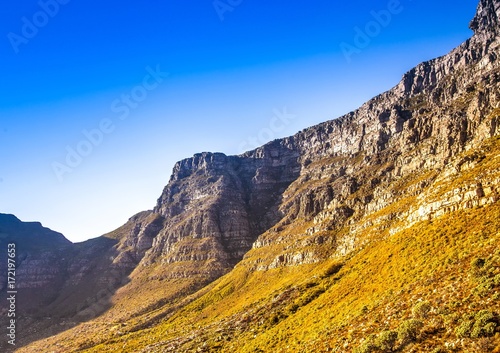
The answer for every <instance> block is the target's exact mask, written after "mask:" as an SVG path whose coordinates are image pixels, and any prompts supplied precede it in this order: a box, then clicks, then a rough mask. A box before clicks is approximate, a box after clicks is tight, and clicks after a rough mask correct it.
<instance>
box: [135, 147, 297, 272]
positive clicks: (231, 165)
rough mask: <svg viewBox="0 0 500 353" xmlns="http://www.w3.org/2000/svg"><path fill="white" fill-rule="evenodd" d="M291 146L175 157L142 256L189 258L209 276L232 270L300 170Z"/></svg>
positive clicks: (167, 260)
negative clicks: (160, 224) (158, 225)
mask: <svg viewBox="0 0 500 353" xmlns="http://www.w3.org/2000/svg"><path fill="white" fill-rule="evenodd" d="M293 147H294V146H292V145H289V144H284V143H283V142H282V141H277V142H276V143H271V144H269V145H266V146H264V147H262V148H260V149H257V150H255V151H252V152H249V153H247V154H245V155H242V156H231V157H228V156H226V155H224V154H221V153H215V154H213V153H202V154H198V155H195V156H194V157H193V158H190V159H186V160H184V161H181V162H179V163H177V164H176V166H175V167H174V172H173V175H172V177H171V180H170V182H169V184H168V185H167V187H166V188H165V190H164V192H163V194H162V196H161V197H160V199H159V200H158V204H157V207H156V208H155V212H157V213H159V214H161V215H162V216H163V217H164V218H165V219H166V223H165V227H164V229H163V230H162V231H161V232H160V233H159V235H158V236H157V237H156V238H155V241H154V243H153V247H152V248H151V250H150V251H149V252H148V254H147V255H146V258H145V259H144V260H145V261H146V262H149V263H154V262H157V261H161V262H163V263H166V264H172V263H189V262H190V263H191V264H190V265H186V269H188V268H191V270H188V271H187V273H188V275H192V273H193V271H194V272H195V273H198V274H203V273H204V272H206V273H205V275H207V276H209V277H211V278H213V277H218V276H220V275H222V274H223V273H225V272H227V271H228V270H230V269H231V268H232V267H233V266H234V265H235V264H236V263H237V262H238V261H240V260H241V259H242V257H243V255H244V254H245V253H246V252H247V251H248V250H250V249H251V247H252V244H253V242H254V241H255V240H256V239H257V236H258V235H259V234H261V233H263V232H264V231H265V230H267V229H268V228H269V227H271V226H272V225H273V224H274V223H276V222H277V221H278V220H279V219H280V218H281V215H280V213H279V211H278V206H279V204H280V201H281V195H282V194H283V192H284V190H285V189H286V188H287V187H288V186H289V184H290V183H291V182H292V181H293V180H295V179H296V178H297V176H298V174H299V172H300V165H299V163H298V157H299V154H298V152H297V151H295V150H294V148H293ZM208 262H210V263H211V265H210V267H209V269H207V270H206V271H205V270H204V264H207V263H208ZM197 263H198V264H197ZM166 272H168V271H166ZM179 276H180V277H182V274H180V275H179Z"/></svg>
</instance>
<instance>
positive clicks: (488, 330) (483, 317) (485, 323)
mask: <svg viewBox="0 0 500 353" xmlns="http://www.w3.org/2000/svg"><path fill="white" fill-rule="evenodd" d="M474 318H475V320H476V322H475V323H474V326H473V328H472V332H471V335H470V336H471V337H472V338H479V337H491V336H493V335H494V334H495V330H496V327H497V322H496V321H497V320H496V318H495V315H494V314H493V313H492V312H491V311H488V310H483V311H480V312H478V313H477V314H476V316H475V317H474Z"/></svg>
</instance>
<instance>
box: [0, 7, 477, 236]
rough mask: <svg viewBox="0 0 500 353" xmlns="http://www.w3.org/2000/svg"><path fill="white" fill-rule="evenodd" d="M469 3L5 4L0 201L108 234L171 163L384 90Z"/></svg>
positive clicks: (159, 183)
mask: <svg viewBox="0 0 500 353" xmlns="http://www.w3.org/2000/svg"><path fill="white" fill-rule="evenodd" d="M231 3H232V4H233V5H230V4H231ZM214 4H215V5H216V6H217V8H215V7H214ZM476 5H477V2H476V0H466V1H460V2H456V1H449V0H446V1H438V2H436V1H430V0H401V1H399V4H398V1H397V0H391V1H387V0H385V1H380V0H375V1H352V2H349V3H347V2H339V1H331V0H308V1H282V0H276V1H272V2H269V1H264V0H240V1H238V0H221V1H217V2H215V3H214V2H213V0H205V1H200V0H197V1H188V0H161V1H160V0H146V1H128V0H124V1H121V2H118V3H117V2H114V3H110V2H102V1H95V0H85V1H82V0H59V2H57V1H56V0H41V1H36V0H23V1H8V2H6V3H4V4H2V7H1V8H0V60H1V65H0V80H1V85H0V212H2V213H13V214H15V215H16V216H18V217H19V218H21V219H22V220H25V221H35V220H36V221H41V222H42V223H43V224H44V225H45V226H47V227H50V228H52V229H54V230H56V231H60V232H62V233H63V234H65V235H66V237H68V238H69V239H70V240H72V241H81V240H84V239H87V238H91V237H96V236H99V235H101V234H104V233H106V232H108V231H111V230H113V229H115V228H117V227H118V226H120V225H121V224H123V223H124V222H126V220H127V219H128V218H129V217H130V216H132V215H133V214H135V213H137V212H139V211H142V210H146V209H152V208H153V207H154V205H155V203H156V199H157V198H158V197H159V196H160V194H161V192H162V189H163V187H164V186H165V185H166V184H167V182H168V179H169V177H170V173H171V170H172V167H173V165H174V163H175V162H176V161H178V160H180V159H183V158H186V157H190V156H192V155H193V154H194V153H197V152H202V151H213V152H216V151H217V152H224V153H226V154H238V153H240V152H243V150H245V149H251V148H253V147H256V146H254V145H256V144H257V143H259V144H263V143H265V142H267V141H268V140H271V139H274V138H278V137H283V136H288V135H292V134H294V133H295V132H297V131H299V130H301V129H303V128H306V127H308V126H311V125H314V124H316V123H319V122H322V121H326V120H329V119H333V118H336V117H338V116H340V115H342V114H344V113H347V112H349V111H351V110H354V109H356V108H357V107H358V106H360V105H361V104H362V103H363V102H365V101H366V100H368V99H369V98H371V97H372V96H374V95H376V94H378V93H381V92H383V91H385V90H387V89H390V88H391V87H392V86H394V85H396V84H397V83H398V81H399V80H400V78H401V76H402V75H403V73H404V72H405V71H407V70H408V69H410V68H412V67H413V66H415V65H416V64H418V63H419V62H421V61H424V60H427V59H431V58H434V57H436V56H440V55H443V54H446V53H447V52H448V51H449V50H450V49H452V48H453V47H455V46H457V45H458V44H460V43H461V42H463V41H464V40H466V39H467V38H468V37H470V36H471V34H472V33H471V31H470V30H469V29H468V23H469V21H470V20H471V19H472V17H473V15H474V13H475V9H476ZM389 10H390V11H392V13H391V12H387V11H389ZM373 11H375V12H376V13H378V14H379V15H377V16H376V15H374V13H373ZM380 11H382V12H380ZM388 13H389V14H390V18H389V17H388V16H387V14H388ZM376 17H378V19H376ZM373 21H378V23H379V24H376V23H375V22H373ZM360 31H361V32H363V33H364V35H365V36H366V37H365V38H364V39H360V38H361V37H360V34H359V32H360ZM356 36H357V38H356ZM356 39H357V40H356ZM346 48H350V49H351V51H350V52H346ZM353 48H354V49H355V50H354V51H352V49H353ZM346 53H348V54H346ZM155 71H156V73H155ZM165 73H168V76H167V75H166V74H165ZM284 108H286V109H284ZM284 112H286V113H287V114H289V116H286V114H285V119H284V120H279V119H276V115H282V118H283V114H284ZM277 113H278V114H277ZM99 129H100V132H96V131H97V130H99ZM75 153H76V154H78V156H75Z"/></svg>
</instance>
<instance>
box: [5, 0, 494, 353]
mask: <svg viewBox="0 0 500 353" xmlns="http://www.w3.org/2000/svg"><path fill="white" fill-rule="evenodd" d="M499 18H500V1H499V0H481V1H480V3H479V6H478V11H477V14H476V16H475V17H474V19H473V20H472V21H471V23H470V28H471V29H472V30H473V31H474V35H473V36H472V38H470V39H469V40H467V41H466V42H465V43H463V44H462V45H460V46H459V47H458V48H456V49H454V50H453V51H452V52H450V53H449V54H447V55H445V56H443V57H440V58H437V59H434V60H431V61H428V62H425V63H422V64H420V65H418V66H417V67H415V68H414V69H412V70H411V71H409V72H407V73H406V74H405V75H404V76H403V78H402V80H401V82H399V84H398V85H396V86H395V87H394V88H393V89H391V90H390V91H388V92H385V93H382V94H381V95H379V96H377V97H375V98H373V99H372V100H370V101H368V102H367V103H365V104H364V105H363V106H362V107H360V108H359V109H358V110H356V111H354V112H351V113H349V114H347V115H345V116H342V117H340V118H338V119H335V120H331V121H327V122H325V123H323V124H319V125H317V126H314V127H311V128H308V129H305V130H303V131H301V132H299V133H297V134H296V135H294V136H291V137H288V138H284V139H279V140H275V141H273V142H271V143H269V144H266V145H264V146H262V147H260V148H257V149H256V150H253V151H249V152H247V153H244V154H242V155H239V156H226V155H224V154H221V153H201V154H197V155H195V156H194V157H192V158H189V159H186V160H183V161H181V162H179V163H177V164H176V165H175V167H174V170H173V174H172V176H171V178H170V181H169V182H168V185H167V186H166V187H165V189H164V191H163V193H162V195H161V196H160V198H159V199H158V202H157V205H156V207H155V208H154V210H152V211H147V212H143V213H140V214H138V215H136V216H134V217H132V218H131V219H130V220H129V222H128V223H127V224H125V225H124V226H123V227H121V228H119V229H118V230H116V231H114V232H112V233H110V234H107V235H104V236H103V237H100V238H97V239H93V240H90V241H88V242H85V243H82V244H67V242H65V241H64V244H58V243H57V244H56V241H55V240H52V238H53V236H52V235H50V234H47V235H41V236H40V237H43V238H44V239H45V238H46V244H47V248H46V249H45V250H40V249H37V248H29V247H27V248H26V249H24V248H23V247H24V246H25V242H22V241H18V239H21V238H22V236H21V233H19V235H18V234H14V235H11V237H14V238H15V239H16V241H17V243H18V248H19V254H20V253H21V252H25V253H26V254H27V255H26V259H33V260H30V261H27V260H26V259H24V260H23V261H20V263H19V265H18V268H19V271H20V275H19V276H18V278H17V281H18V283H19V284H20V285H22V286H23V291H24V292H25V293H26V294H25V295H27V296H28V295H30V296H33V297H34V296H35V294H39V293H50V291H51V290H52V291H53V294H52V295H51V296H50V297H49V296H47V298H46V299H45V302H44V304H43V306H41V305H34V306H32V307H31V308H30V306H29V305H28V304H26V306H24V305H19V310H25V311H26V312H25V317H26V319H25V324H26V326H25V329H24V330H21V329H19V333H20V334H21V332H23V331H24V333H23V334H24V336H22V337H21V336H20V344H21V345H22V344H24V345H25V347H23V348H20V349H18V351H19V352H35V351H42V352H74V351H79V352H391V351H401V352H435V353H437V352H462V351H464V352H500V317H499V314H500V304H499V300H498V299H499V298H500V280H499V276H500V251H499V250H498V244H500V232H499V231H498V230H499V229H500V204H499V202H498V201H499V200H500V168H499V167H500V157H499V152H498V151H500V57H499V55H500V53H499V51H500V50H499V48H500V38H499V30H498V28H499V24H500V23H499ZM0 221H2V219H1V218H0ZM0 224H3V223H0ZM23 226H27V225H23ZM58 241H61V240H60V238H59V240H58ZM51 244H53V245H51ZM26 246H28V245H27V244H26ZM61 249H62V250H61ZM58 251H59V252H58ZM49 258H52V259H54V260H51V261H46V262H41V260H40V259H49ZM2 271H3V270H2ZM23 271H24V272H23ZM24 273H26V275H24V276H26V277H23V274H24ZM29 273H31V274H32V275H31V277H28V276H27V274H29ZM45 273H52V274H54V275H53V276H52V277H50V276H46V275H45ZM4 283H5V280H4ZM2 305H5V304H4V303H2ZM20 324H21V322H20ZM28 325H29V329H28ZM51 335H54V336H52V337H50V338H47V337H48V336H51Z"/></svg>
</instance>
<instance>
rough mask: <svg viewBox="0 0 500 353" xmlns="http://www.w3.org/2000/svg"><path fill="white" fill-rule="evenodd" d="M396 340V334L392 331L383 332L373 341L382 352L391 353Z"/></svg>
mask: <svg viewBox="0 0 500 353" xmlns="http://www.w3.org/2000/svg"><path fill="white" fill-rule="evenodd" d="M397 339H398V333H397V332H394V331H384V332H382V333H381V334H380V335H379V336H378V337H377V340H376V341H375V345H376V346H377V347H378V348H379V349H381V350H382V351H384V352H392V351H393V350H394V346H395V345H396V341H397Z"/></svg>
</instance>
